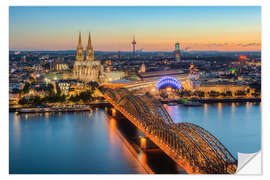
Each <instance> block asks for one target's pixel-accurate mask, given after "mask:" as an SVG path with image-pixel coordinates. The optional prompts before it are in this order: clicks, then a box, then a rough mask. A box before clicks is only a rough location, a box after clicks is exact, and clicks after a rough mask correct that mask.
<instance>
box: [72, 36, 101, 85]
mask: <svg viewBox="0 0 270 180" xmlns="http://www.w3.org/2000/svg"><path fill="white" fill-rule="evenodd" d="M73 78H74V79H79V80H82V81H85V82H89V81H96V82H99V83H102V82H104V81H105V74H104V67H103V66H102V64H101V63H100V61H97V60H95V59H94V50H93V46H92V43H91V35H90V33H89V37H88V44H87V48H86V56H85V57H84V51H83V46H82V39H81V33H80V35H79V43H78V46H77V51H76V59H75V62H74V66H73Z"/></svg>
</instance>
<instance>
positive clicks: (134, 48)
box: [131, 35, 136, 58]
mask: <svg viewBox="0 0 270 180" xmlns="http://www.w3.org/2000/svg"><path fill="white" fill-rule="evenodd" d="M131 44H132V48H133V54H132V56H133V58H135V57H136V56H135V55H136V54H135V53H136V41H135V35H133V41H132V42H131Z"/></svg>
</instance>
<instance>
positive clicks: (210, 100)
mask: <svg viewBox="0 0 270 180" xmlns="http://www.w3.org/2000/svg"><path fill="white" fill-rule="evenodd" d="M195 101H198V102H200V103H245V102H261V98H225V99H215V98H208V99H196V100H195ZM160 102H161V103H162V104H168V103H180V99H179V100H160Z"/></svg>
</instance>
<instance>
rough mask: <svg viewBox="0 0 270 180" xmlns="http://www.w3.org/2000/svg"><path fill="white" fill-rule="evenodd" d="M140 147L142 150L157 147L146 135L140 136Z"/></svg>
mask: <svg viewBox="0 0 270 180" xmlns="http://www.w3.org/2000/svg"><path fill="white" fill-rule="evenodd" d="M140 147H141V149H142V150H143V151H147V150H153V149H159V148H158V147H157V146H156V145H155V144H154V143H153V142H152V141H151V140H150V139H149V138H148V137H145V136H140Z"/></svg>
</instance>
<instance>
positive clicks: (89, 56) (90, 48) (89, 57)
mask: <svg viewBox="0 0 270 180" xmlns="http://www.w3.org/2000/svg"><path fill="white" fill-rule="evenodd" d="M86 61H94V50H93V46H92V43H91V34H90V33H89V36H88V44H87V47H86Z"/></svg>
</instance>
